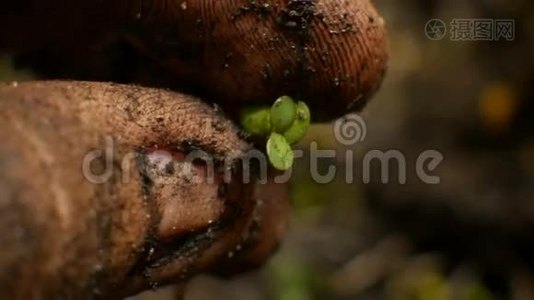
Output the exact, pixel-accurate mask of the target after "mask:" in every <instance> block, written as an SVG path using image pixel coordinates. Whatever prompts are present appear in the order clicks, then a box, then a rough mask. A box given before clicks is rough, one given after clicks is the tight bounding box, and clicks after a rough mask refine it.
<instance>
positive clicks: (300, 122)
mask: <svg viewBox="0 0 534 300" xmlns="http://www.w3.org/2000/svg"><path fill="white" fill-rule="evenodd" d="M310 123H311V114H310V109H309V108H308V106H307V105H306V103H304V102H302V101H299V102H298V103H297V118H296V119H295V122H293V124H292V125H291V127H289V129H288V130H286V132H284V137H285V138H286V141H287V142H288V143H290V144H294V143H296V142H298V141H300V140H302V139H303V138H304V136H305V135H306V132H307V131H308V129H309V128H310Z"/></svg>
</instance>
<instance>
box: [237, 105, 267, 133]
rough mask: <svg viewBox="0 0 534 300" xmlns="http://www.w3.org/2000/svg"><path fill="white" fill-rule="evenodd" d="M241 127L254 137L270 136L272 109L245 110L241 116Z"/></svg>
mask: <svg viewBox="0 0 534 300" xmlns="http://www.w3.org/2000/svg"><path fill="white" fill-rule="evenodd" d="M241 126H243V128H244V129H245V131H246V132H248V133H250V134H252V135H260V136H268V135H269V133H271V108H269V107H253V108H248V109H245V110H244V111H243V112H242V114H241Z"/></svg>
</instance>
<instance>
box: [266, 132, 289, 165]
mask: <svg viewBox="0 0 534 300" xmlns="http://www.w3.org/2000/svg"><path fill="white" fill-rule="evenodd" d="M267 156H269V161H270V162H271V164H272V165H273V167H275V168H276V169H278V170H281V171H286V170H288V169H289V168H291V166H292V165H293V160H294V154H293V150H292V149H291V146H290V145H289V143H288V142H287V141H286V139H285V138H284V137H283V136H282V135H281V134H278V133H275V132H273V133H271V136H270V137H269V140H268V141H267Z"/></svg>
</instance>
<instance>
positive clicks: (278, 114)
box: [271, 96, 297, 133]
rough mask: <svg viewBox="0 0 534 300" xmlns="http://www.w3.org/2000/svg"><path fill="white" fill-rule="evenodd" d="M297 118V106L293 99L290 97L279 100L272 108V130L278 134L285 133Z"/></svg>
mask: <svg viewBox="0 0 534 300" xmlns="http://www.w3.org/2000/svg"><path fill="white" fill-rule="evenodd" d="M296 117H297V106H296V105H295V102H294V101H293V99H291V98H290V97H288V96H282V97H280V98H278V99H277V100H276V101H275V102H274V104H273V106H272V107H271V124H272V130H273V131H274V132H277V133H283V132H284V131H286V130H287V129H288V128H289V127H291V124H293V122H294V121H295V118H296Z"/></svg>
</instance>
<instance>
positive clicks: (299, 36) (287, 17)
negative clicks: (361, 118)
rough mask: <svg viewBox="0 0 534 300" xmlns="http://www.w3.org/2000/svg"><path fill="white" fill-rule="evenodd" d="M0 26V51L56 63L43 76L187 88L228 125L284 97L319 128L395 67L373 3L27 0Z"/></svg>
mask: <svg viewBox="0 0 534 300" xmlns="http://www.w3.org/2000/svg"><path fill="white" fill-rule="evenodd" d="M9 5H11V7H10V6H9ZM0 17H1V18H0V28H9V30H3V31H0V47H2V46H4V47H5V48H7V49H10V50H11V51H13V52H15V53H18V54H22V55H26V57H27V56H30V57H31V56H32V55H33V54H32V53H33V52H35V51H37V52H38V53H40V54H43V53H45V54H47V55H50V56H51V57H52V58H49V59H46V60H43V59H40V60H39V59H37V61H35V59H34V60H33V63H34V64H37V65H39V66H40V67H43V68H44V69H45V70H44V75H51V76H54V77H57V76H61V77H66V78H69V79H80V78H81V79H92V80H113V81H115V80H117V77H121V78H120V79H121V80H124V81H126V82H132V81H133V82H137V83H143V84H149V85H153V86H157V87H165V88H172V89H176V90H179V91H186V92H190V93H192V94H194V95H197V96H199V97H201V98H202V99H203V100H204V101H207V102H214V103H217V104H218V105H220V106H221V107H222V108H223V109H224V110H225V111H226V113H227V114H229V115H230V116H232V117H235V116H236V115H238V114H239V111H240V109H241V108H242V107H244V106H250V105H254V104H266V105H270V104H272V102H274V100H275V99H276V98H278V97H279V96H281V95H284V94H287V95H289V96H292V97H294V98H296V99H298V100H302V101H304V102H306V103H307V104H308V106H309V107H310V108H311V112H312V118H313V120H314V121H327V120H331V119H334V118H338V117H340V116H341V115H343V114H345V113H347V112H350V111H357V110H360V109H361V108H362V107H363V106H364V105H365V103H366V102H367V100H368V99H369V98H370V97H371V96H372V95H373V94H374V92H375V91H376V90H377V89H378V87H379V86H380V83H381V82H382V78H383V76H384V73H385V70H386V64H387V60H388V52H387V50H388V49H387V39H386V30H385V24H384V20H383V19H382V18H381V17H380V15H379V14H378V13H377V11H376V9H375V8H374V6H373V5H372V3H371V2H370V1H369V0H354V1H346V0H258V1H250V0H225V1H212V0H197V1H192V0H188V1H184V0H151V1H141V0H133V1H132V0H112V1H92V0H77V1H72V0H48V1H41V0H26V1H21V2H20V3H19V2H12V3H10V4H8V7H7V9H4V13H3V14H2V13H1V12H0ZM36 33H38V34H36ZM117 41H120V42H118V43H119V44H120V46H117V45H116V43H117ZM114 43H115V44H114ZM2 44H3V45H2ZM110 45H113V46H110ZM125 45H129V46H130V47H131V48H133V49H134V50H131V49H130V50H129V51H128V52H127V54H124V52H121V51H122V50H123V49H124V47H126V46H125ZM118 48H119V49H118ZM110 49H111V50H110ZM39 51H40V52H39ZM110 52H111V53H110ZM117 53H122V54H117ZM132 53H135V54H136V55H139V56H136V57H135V58H134V59H128V58H125V57H124V56H131V55H134V54H132ZM121 55H122V56H121ZM117 56H119V58H117ZM110 57H114V59H113V58H110ZM121 59H122V60H121ZM132 60H133V61H132ZM117 69H123V70H126V71H124V72H123V73H120V72H119V73H118V71H117ZM124 73H127V74H124Z"/></svg>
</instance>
